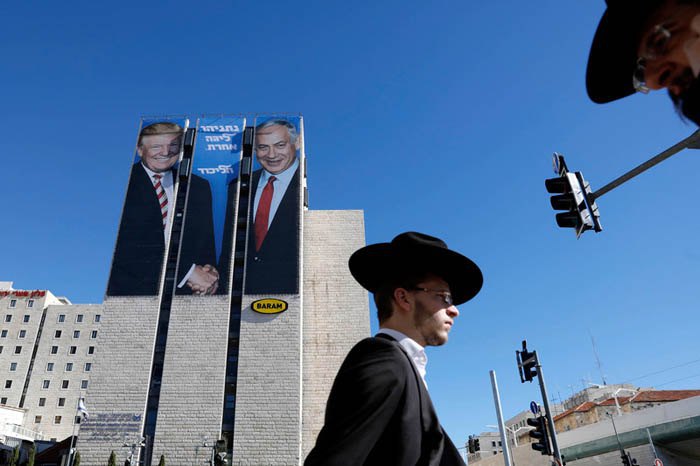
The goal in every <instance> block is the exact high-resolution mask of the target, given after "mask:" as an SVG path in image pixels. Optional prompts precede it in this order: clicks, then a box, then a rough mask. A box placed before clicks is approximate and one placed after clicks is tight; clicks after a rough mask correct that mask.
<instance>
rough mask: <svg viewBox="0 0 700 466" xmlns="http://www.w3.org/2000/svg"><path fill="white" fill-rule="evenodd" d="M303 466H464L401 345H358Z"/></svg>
mask: <svg viewBox="0 0 700 466" xmlns="http://www.w3.org/2000/svg"><path fill="white" fill-rule="evenodd" d="M304 464H305V466H316V465H329V466H331V465H377V466H399V465H401V466H409V465H411V466H413V465H421V466H422V465H431V466H433V465H435V466H437V465H461V466H463V465H464V461H463V460H462V458H461V456H460V455H459V452H458V451H457V449H456V448H455V446H454V444H453V443H452V441H451V440H450V438H449V437H448V436H447V434H446V433H445V431H444V430H443V429H442V426H441V425H440V423H439V421H438V418H437V415H436V414H435V409H434V408H433V404H432V402H431V401H430V396H429V395H428V392H427V390H426V389H425V385H424V384H423V381H422V379H421V377H420V375H419V374H418V371H417V370H416V368H415V366H414V365H413V363H412V362H411V360H410V358H409V356H408V354H407V353H406V352H405V351H404V349H403V348H402V347H401V345H400V344H399V343H398V342H397V341H396V340H394V339H393V338H391V337H389V336H388V335H383V334H380V335H378V336H377V337H375V338H367V339H364V340H362V341H361V342H359V343H358V344H357V345H355V347H354V348H353V349H352V350H351V351H350V353H349V354H348V356H347V357H346V358H345V361H344V362H343V365H342V366H341V367H340V371H339V372H338V375H337V377H336V379H335V382H334V383H333V388H332V389H331V393H330V396H329V397H328V405H327V406H326V418H325V425H324V426H323V429H321V432H320V433H319V435H318V438H317V440H316V446H315V447H314V448H313V450H312V451H311V452H310V453H309V456H308V457H307V458H306V461H305V463H304Z"/></svg>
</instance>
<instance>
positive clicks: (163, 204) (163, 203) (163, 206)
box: [153, 175, 168, 228]
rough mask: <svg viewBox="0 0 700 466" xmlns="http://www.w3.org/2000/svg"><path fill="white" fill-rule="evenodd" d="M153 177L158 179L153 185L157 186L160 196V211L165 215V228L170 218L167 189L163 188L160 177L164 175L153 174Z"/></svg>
mask: <svg viewBox="0 0 700 466" xmlns="http://www.w3.org/2000/svg"><path fill="white" fill-rule="evenodd" d="M153 178H154V179H155V180H156V184H155V185H153V187H154V188H156V196H158V203H159V204H160V213H161V215H162V216H163V228H165V224H166V223H167V220H168V196H167V195H166V194H165V189H163V185H162V184H161V183H160V179H161V178H163V175H153Z"/></svg>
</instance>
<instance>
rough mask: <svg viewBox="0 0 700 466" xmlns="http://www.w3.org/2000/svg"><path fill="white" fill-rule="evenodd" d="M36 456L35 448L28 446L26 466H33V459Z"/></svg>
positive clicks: (32, 445)
mask: <svg viewBox="0 0 700 466" xmlns="http://www.w3.org/2000/svg"><path fill="white" fill-rule="evenodd" d="M35 456H36V446H35V445H34V444H33V443H32V444H31V445H30V446H29V459H28V460H27V466H34V457H35Z"/></svg>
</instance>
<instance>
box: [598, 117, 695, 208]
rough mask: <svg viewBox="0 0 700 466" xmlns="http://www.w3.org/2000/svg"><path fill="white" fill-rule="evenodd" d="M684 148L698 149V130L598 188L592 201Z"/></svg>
mask: <svg viewBox="0 0 700 466" xmlns="http://www.w3.org/2000/svg"><path fill="white" fill-rule="evenodd" d="M686 148H688V149H700V130H697V131H695V132H694V133H693V134H691V135H690V136H688V137H687V138H685V139H683V140H682V141H680V142H679V143H677V144H675V145H673V146H671V147H669V148H668V149H666V150H665V151H663V152H661V153H660V154H659V155H657V156H655V157H652V158H651V159H649V160H647V161H646V162H644V163H643V164H641V165H639V166H637V167H636V168H634V169H632V170H630V171H628V172H627V173H625V174H624V175H622V176H620V177H619V178H616V179H615V180H613V181H611V182H610V183H608V184H606V185H605V186H603V187H602V188H600V189H599V190H598V191H596V192H594V193H593V194H592V195H591V197H592V201H595V200H596V199H598V198H599V197H601V196H602V195H603V194H607V193H608V192H610V191H612V190H613V189H615V188H617V187H618V186H620V185H621V184H622V183H625V182H627V181H629V180H631V179H632V178H634V177H635V176H637V175H639V174H640V173H643V172H645V171H647V170H649V169H650V168H651V167H653V166H654V165H658V164H659V163H661V162H663V161H664V160H666V159H667V158H669V157H671V156H672V155H675V154H677V153H678V152H680V151H682V150H683V149H686Z"/></svg>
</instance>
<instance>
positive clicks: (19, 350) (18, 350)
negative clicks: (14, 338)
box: [15, 346, 22, 354]
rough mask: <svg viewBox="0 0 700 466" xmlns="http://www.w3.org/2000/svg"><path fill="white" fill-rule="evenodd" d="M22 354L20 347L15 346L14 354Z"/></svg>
mask: <svg viewBox="0 0 700 466" xmlns="http://www.w3.org/2000/svg"><path fill="white" fill-rule="evenodd" d="M21 352H22V347H21V346H15V354H20V353H21Z"/></svg>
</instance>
